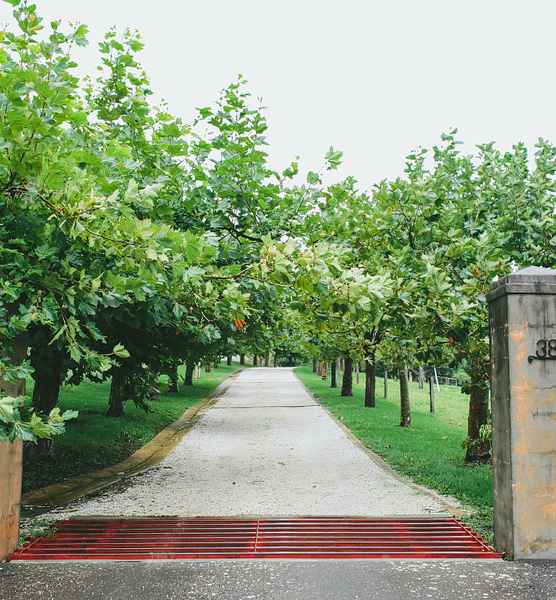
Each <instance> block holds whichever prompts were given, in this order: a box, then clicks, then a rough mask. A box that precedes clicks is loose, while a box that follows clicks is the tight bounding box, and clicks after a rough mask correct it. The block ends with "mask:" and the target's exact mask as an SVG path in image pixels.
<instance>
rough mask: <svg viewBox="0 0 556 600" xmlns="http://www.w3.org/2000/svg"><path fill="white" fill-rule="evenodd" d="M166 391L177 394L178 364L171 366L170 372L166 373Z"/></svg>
mask: <svg viewBox="0 0 556 600" xmlns="http://www.w3.org/2000/svg"><path fill="white" fill-rule="evenodd" d="M168 377H169V380H168V391H169V392H170V393H172V394H177V393H178V392H179V391H180V389H179V376H178V365H175V366H174V367H172V369H171V370H170V372H169V373H168Z"/></svg>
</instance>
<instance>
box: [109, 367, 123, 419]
mask: <svg viewBox="0 0 556 600" xmlns="http://www.w3.org/2000/svg"><path fill="white" fill-rule="evenodd" d="M127 387H128V386H127V377H126V376H125V374H124V372H123V371H122V370H120V369H116V370H115V371H114V373H113V374H112V382H111V383H110V396H109V398H108V410H107V411H106V416H107V417H122V416H123V414H124V402H125V401H126V400H127V398H126V391H127Z"/></svg>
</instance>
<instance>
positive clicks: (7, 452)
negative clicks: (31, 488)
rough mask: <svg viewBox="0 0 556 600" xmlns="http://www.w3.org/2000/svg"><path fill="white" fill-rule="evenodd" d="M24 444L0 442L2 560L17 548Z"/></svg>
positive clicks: (0, 557)
mask: <svg viewBox="0 0 556 600" xmlns="http://www.w3.org/2000/svg"><path fill="white" fill-rule="evenodd" d="M21 459H22V444H21V442H20V441H18V442H15V443H13V444H8V443H7V442H0V561H2V560H4V559H5V558H7V557H8V556H9V555H10V554H11V553H12V552H13V551H14V550H15V548H16V546H17V543H18V536H19V506H20V502H21Z"/></svg>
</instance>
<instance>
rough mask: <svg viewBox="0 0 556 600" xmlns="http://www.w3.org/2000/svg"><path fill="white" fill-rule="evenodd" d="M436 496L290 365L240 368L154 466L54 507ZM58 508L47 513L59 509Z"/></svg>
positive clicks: (259, 506) (289, 507)
mask: <svg viewBox="0 0 556 600" xmlns="http://www.w3.org/2000/svg"><path fill="white" fill-rule="evenodd" d="M440 512H442V504H441V502H440V501H439V500H438V499H436V498H434V497H432V496H429V495H427V494H424V493H421V492H420V491H419V490H417V489H415V488H414V487H412V486H410V485H407V484H405V483H403V482H402V481H400V480H399V479H398V478H396V477H394V476H393V475H392V474H390V473H388V472H387V471H385V470H383V469H382V468H381V467H380V466H378V465H377V464H376V463H375V462H373V461H372V460H371V459H370V458H369V456H368V455H367V454H366V453H365V452H364V451H363V450H362V449H361V448H360V447H358V446H357V445H355V444H354V443H353V442H352V441H351V440H350V439H349V437H348V436H347V435H346V433H345V432H344V430H343V429H342V428H341V427H340V426H338V424H337V423H336V422H335V421H334V420H333V419H332V418H331V417H330V415H329V414H328V413H327V412H326V411H325V410H324V409H323V408H322V407H321V406H320V405H319V404H317V403H315V401H314V400H313V398H312V397H311V396H310V395H309V394H308V393H307V392H306V390H305V389H304V387H303V386H302V384H301V383H300V382H299V380H298V379H297V378H296V377H295V375H294V373H293V371H292V369H288V368H279V369H270V368H268V369H266V368H257V369H248V370H245V371H243V372H242V373H241V374H240V375H239V376H238V377H237V378H236V379H235V381H234V383H233V384H232V385H231V386H230V387H229V388H228V390H227V391H226V393H225V394H224V395H223V396H222V397H221V398H220V399H219V400H218V401H217V402H216V403H215V404H214V405H213V406H212V407H211V408H210V409H209V410H207V412H206V413H205V414H204V415H203V417H202V418H201V419H200V421H199V422H198V423H197V425H196V426H195V427H194V428H193V429H192V431H191V432H190V433H189V434H188V435H186V436H185V438H184V439H183V440H182V441H181V442H180V444H179V445H178V446H177V447H176V448H175V450H174V451H173V452H172V453H171V454H169V455H168V457H167V458H166V459H165V460H164V461H163V462H162V463H160V464H159V465H158V466H156V467H153V468H152V469H150V470H149V471H147V472H145V473H142V474H141V475H137V476H135V477H132V478H131V479H129V480H127V481H126V483H125V485H121V486H119V487H116V488H111V489H108V490H107V491H106V492H104V493H103V494H102V495H100V496H97V497H95V498H92V499H89V500H85V501H82V502H78V503H76V504H74V505H72V506H71V507H70V508H69V509H68V508H66V509H65V510H64V511H63V514H64V515H71V514H73V515H74V514H79V515H121V516H133V515H180V516H195V515H206V516H225V515H238V516H239V515H268V516H270V515H273V516H281V515H292V516H293V515H369V516H372V515H376V516H379V515H408V514H412V515H416V514H429V513H440ZM59 515H60V513H59V512H58V513H57V516H59Z"/></svg>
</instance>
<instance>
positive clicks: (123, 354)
mask: <svg viewBox="0 0 556 600" xmlns="http://www.w3.org/2000/svg"><path fill="white" fill-rule="evenodd" d="M112 352H113V353H114V355H115V356H117V357H118V358H129V356H130V354H129V352H128V351H127V350H126V349H125V347H124V346H123V345H122V344H116V345H115V346H114V348H113V349H112Z"/></svg>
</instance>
